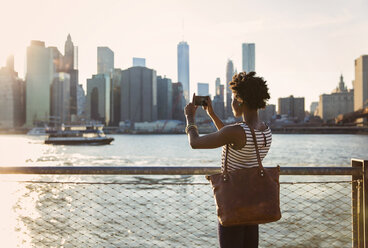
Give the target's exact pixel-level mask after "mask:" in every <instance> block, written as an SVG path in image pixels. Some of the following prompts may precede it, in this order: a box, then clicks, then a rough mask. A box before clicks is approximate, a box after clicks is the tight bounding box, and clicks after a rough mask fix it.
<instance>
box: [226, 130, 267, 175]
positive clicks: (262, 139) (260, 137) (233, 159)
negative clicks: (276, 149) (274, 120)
mask: <svg viewBox="0 0 368 248" xmlns="http://www.w3.org/2000/svg"><path fill="white" fill-rule="evenodd" d="M235 125H240V126H241V127H242V128H243V129H244V132H245V136H246V144H245V146H244V147H243V148H241V149H239V150H235V149H234V148H232V147H231V145H229V154H228V155H227V170H228V171H232V170H236V169H243V168H250V167H256V166H258V161H257V153H256V149H255V146H254V141H253V137H252V132H251V131H250V129H249V127H248V125H247V124H245V123H237V124H235ZM254 132H255V134H256V137H257V144H258V150H259V155H260V156H261V160H263V158H264V157H265V156H266V155H267V153H268V150H269V149H270V147H271V142H272V133H271V129H270V128H269V127H267V129H265V130H263V131H259V130H257V129H254ZM225 154H226V146H223V147H222V166H221V170H222V171H223V170H224V162H225Z"/></svg>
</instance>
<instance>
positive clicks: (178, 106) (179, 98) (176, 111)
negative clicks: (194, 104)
mask: <svg viewBox="0 0 368 248" xmlns="http://www.w3.org/2000/svg"><path fill="white" fill-rule="evenodd" d="M172 96H173V99H172V101H173V103H172V109H173V112H172V118H173V120H179V121H184V120H185V116H184V111H183V108H184V106H185V103H184V101H185V98H184V96H183V86H182V84H181V83H180V82H178V83H172Z"/></svg>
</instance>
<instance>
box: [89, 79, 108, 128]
mask: <svg viewBox="0 0 368 248" xmlns="http://www.w3.org/2000/svg"><path fill="white" fill-rule="evenodd" d="M86 106H87V107H86V112H87V113H86V115H87V119H88V120H94V121H99V122H101V123H103V124H105V125H109V124H110V117H111V112H110V111H111V79H110V76H108V75H105V74H97V75H93V76H92V78H90V79H87V102H86Z"/></svg>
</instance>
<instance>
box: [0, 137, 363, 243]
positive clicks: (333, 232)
mask: <svg viewBox="0 0 368 248" xmlns="http://www.w3.org/2000/svg"><path fill="white" fill-rule="evenodd" d="M113 137H114V138H115V141H113V143H112V144H111V145H106V146H53V145H45V144H43V140H44V137H30V136H26V135H2V136H0V148H1V149H0V151H1V159H0V166H168V167H169V166H220V154H221V150H220V148H218V149H211V150H192V149H191V148H190V147H189V145H188V141H187V137H186V136H185V135H113ZM367 157H368V136H365V135H295V134H290V135H281V134H275V135H273V141H272V145H271V149H270V152H269V154H268V155H267V157H266V158H265V159H264V161H263V163H264V165H265V166H275V165H277V164H278V165H280V166H350V160H351V158H361V159H367ZM0 179H1V181H0V197H1V198H0V199H2V204H1V207H0V208H1V209H0V213H1V214H0V215H1V216H0V218H1V219H2V222H1V223H0V238H1V240H2V243H3V245H2V246H3V247H215V246H217V238H216V225H217V224H216V209H215V207H214V201H213V198H212V192H211V189H210V186H209V185H208V184H207V182H206V180H205V179H204V177H203V176H34V175H32V176H19V175H10V176H9V175H3V176H1V178H0ZM350 180H351V179H350V178H348V177H325V178H318V177H291V176H289V177H281V178H280V181H282V182H283V183H282V184H281V207H282V212H283V218H282V220H280V221H279V222H277V223H273V224H267V225H262V226H261V228H260V247H351V198H350V194H351V182H350ZM57 182H63V183H57Z"/></svg>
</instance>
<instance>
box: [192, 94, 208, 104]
mask: <svg viewBox="0 0 368 248" xmlns="http://www.w3.org/2000/svg"><path fill="white" fill-rule="evenodd" d="M208 98H209V97H208V96H194V98H193V100H194V105H197V106H207V101H208Z"/></svg>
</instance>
